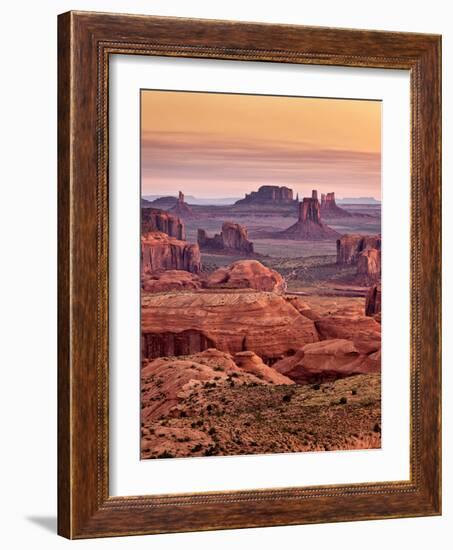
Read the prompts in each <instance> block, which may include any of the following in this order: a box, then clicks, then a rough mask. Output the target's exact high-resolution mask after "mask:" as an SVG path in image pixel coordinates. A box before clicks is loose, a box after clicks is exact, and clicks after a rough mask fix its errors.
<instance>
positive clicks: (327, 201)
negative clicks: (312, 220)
mask: <svg viewBox="0 0 453 550" xmlns="http://www.w3.org/2000/svg"><path fill="white" fill-rule="evenodd" d="M321 214H322V216H323V217H324V218H327V219H330V218H349V217H351V214H350V213H349V212H348V211H347V210H344V209H343V208H340V207H339V206H337V203H336V202H335V193H327V195H326V194H324V193H322V194H321Z"/></svg>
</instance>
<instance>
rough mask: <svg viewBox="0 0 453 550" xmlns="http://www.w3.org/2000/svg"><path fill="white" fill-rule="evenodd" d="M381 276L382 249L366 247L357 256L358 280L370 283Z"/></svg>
mask: <svg viewBox="0 0 453 550" xmlns="http://www.w3.org/2000/svg"><path fill="white" fill-rule="evenodd" d="M380 278H381V251H380V250H378V249H377V248H366V249H365V250H362V252H360V254H359V256H358V258H357V280H358V281H360V282H362V283H364V284H370V283H372V282H376V281H378V280H379V279H380Z"/></svg>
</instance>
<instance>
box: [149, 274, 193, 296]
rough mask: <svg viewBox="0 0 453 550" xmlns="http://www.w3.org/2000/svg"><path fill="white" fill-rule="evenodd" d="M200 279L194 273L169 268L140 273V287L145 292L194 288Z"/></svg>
mask: <svg viewBox="0 0 453 550" xmlns="http://www.w3.org/2000/svg"><path fill="white" fill-rule="evenodd" d="M201 286H202V285H201V281H200V278H199V277H198V275H196V274H195V273H189V272H188V271H183V270H176V269H171V270H168V271H156V272H152V273H150V272H149V271H146V272H144V273H142V289H143V290H144V291H145V292H171V291H175V290H196V289H197V288H201Z"/></svg>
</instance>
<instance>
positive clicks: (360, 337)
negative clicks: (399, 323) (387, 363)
mask: <svg viewBox="0 0 453 550" xmlns="http://www.w3.org/2000/svg"><path fill="white" fill-rule="evenodd" d="M314 323H315V326H316V330H317V331H318V335H319V338H320V339H321V340H331V339H342V340H351V341H352V342H354V345H355V347H356V349H357V351H359V353H366V354H370V353H374V352H376V351H379V350H380V349H381V325H380V324H379V323H378V322H377V321H376V320H375V319H373V318H371V317H366V316H365V315H356V316H345V315H330V316H326V317H323V318H320V319H317V320H315V322H314Z"/></svg>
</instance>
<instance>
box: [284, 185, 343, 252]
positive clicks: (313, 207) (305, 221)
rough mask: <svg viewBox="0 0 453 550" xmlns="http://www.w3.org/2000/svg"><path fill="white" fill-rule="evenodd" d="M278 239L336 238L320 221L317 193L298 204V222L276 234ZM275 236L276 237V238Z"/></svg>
mask: <svg viewBox="0 0 453 550" xmlns="http://www.w3.org/2000/svg"><path fill="white" fill-rule="evenodd" d="M277 235H278V236H279V237H280V238H285V239H295V240H310V241H311V240H313V241H317V240H324V239H334V238H337V237H338V233H337V232H336V231H335V230H334V229H332V228H331V227H329V226H328V225H326V224H324V223H323V222H322V221H321V208H320V205H319V201H318V193H317V191H315V190H313V191H312V196H311V197H304V199H303V200H302V202H301V203H299V219H298V221H297V222H296V223H295V224H294V225H292V226H291V227H288V229H285V230H284V231H282V232H280V233H278V234H277ZM277 235H276V236H277Z"/></svg>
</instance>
